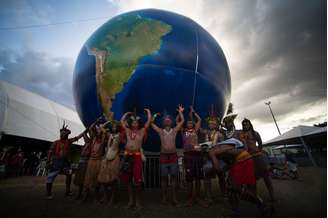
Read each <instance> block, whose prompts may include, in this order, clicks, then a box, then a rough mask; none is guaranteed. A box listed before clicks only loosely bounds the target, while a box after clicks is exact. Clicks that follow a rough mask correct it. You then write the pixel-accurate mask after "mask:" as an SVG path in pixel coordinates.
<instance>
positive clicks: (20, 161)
mask: <svg viewBox="0 0 328 218" xmlns="http://www.w3.org/2000/svg"><path fill="white" fill-rule="evenodd" d="M43 163H45V154H44V153H43V152H36V151H23V150H22V149H21V148H15V147H4V148H2V149H1V151H0V178H8V177H17V176H37V175H43V174H42V172H41V171H42V169H44V167H43V166H42V165H43Z"/></svg>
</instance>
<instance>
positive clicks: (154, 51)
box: [73, 9, 231, 151]
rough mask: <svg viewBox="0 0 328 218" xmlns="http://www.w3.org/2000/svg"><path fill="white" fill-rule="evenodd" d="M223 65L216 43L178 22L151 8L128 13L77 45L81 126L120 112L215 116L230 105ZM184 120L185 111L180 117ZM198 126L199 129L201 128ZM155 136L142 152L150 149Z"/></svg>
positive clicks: (177, 18)
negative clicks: (192, 111)
mask: <svg viewBox="0 0 328 218" xmlns="http://www.w3.org/2000/svg"><path fill="white" fill-rule="evenodd" d="M230 93H231V79H230V72H229V67H228V64H227V61H226V58H225V56H224V53H223V51H222V49H221V48H220V46H219V44H218V43H217V42H216V40H215V39H214V38H213V37H212V36H211V35H210V34H209V33H208V32H207V31H206V30H205V29H204V28H202V27H201V26H200V25H199V24H197V23H196V22H194V21H193V20H191V19H190V18H187V17H185V16H182V15H179V14H176V13H172V12H168V11H163V10H157V9H145V10H138V11H132V12H128V13H125V14H121V15H118V16H116V17H114V18H112V19H110V20H109V21H108V22H106V23H105V24H103V25H102V26H101V27H100V28H99V29H98V30H96V31H95V32H94V34H92V35H91V37H90V38H89V39H88V40H87V42H86V43H85V44H84V45H83V47H82V49H81V51H80V54H79V56H78V58H77V61H76V64H75V69H74V76H73V94H74V100H75V105H76V110H77V112H78V114H79V116H80V118H81V120H82V122H83V124H84V125H85V126H89V125H90V124H91V123H93V122H94V121H95V120H96V119H97V118H98V117H100V116H102V115H103V116H105V117H106V118H107V119H110V118H113V119H116V120H119V119H120V118H121V116H122V115H123V114H124V113H125V112H127V111H136V112H137V113H138V114H140V115H143V109H144V108H150V109H151V111H152V112H154V113H155V112H160V113H167V114H170V115H173V116H175V114H176V107H177V105H178V104H182V105H184V106H185V107H186V108H187V107H188V106H190V105H193V106H194V109H195V111H197V112H198V113H199V114H200V116H201V117H203V118H205V117H206V116H208V112H209V110H210V109H211V108H214V110H215V112H216V114H217V115H218V116H219V117H221V118H222V116H223V115H224V113H225V111H226V108H227V105H228V104H229V102H230ZM185 115H186V116H187V111H186V114H185ZM204 125H205V123H204ZM154 144H159V139H158V137H156V134H152V133H150V134H149V137H148V140H147V142H146V143H145V146H144V148H145V150H152V151H154V150H155V151H156V150H158V148H154Z"/></svg>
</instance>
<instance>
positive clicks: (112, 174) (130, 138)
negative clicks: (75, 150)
mask: <svg viewBox="0 0 328 218" xmlns="http://www.w3.org/2000/svg"><path fill="white" fill-rule="evenodd" d="M145 111H146V113H147V121H146V122H145V123H144V125H142V124H141V118H140V117H139V116H137V114H136V113H133V112H127V113H125V114H124V115H123V116H122V118H121V120H120V121H115V120H110V121H107V122H100V120H99V119H98V120H97V121H95V122H94V123H93V124H92V125H91V126H90V127H88V128H87V129H86V130H85V131H84V132H83V133H81V134H80V135H78V136H76V137H73V138H69V134H70V133H71V132H70V130H69V129H68V126H66V125H65V124H64V125H63V127H62V128H61V130H60V139H59V140H57V141H55V142H54V143H53V144H52V146H51V148H50V150H49V153H48V177H47V182H46V191H47V199H52V198H53V194H52V185H53V182H54V180H55V178H56V176H57V175H58V174H60V173H63V174H65V175H66V195H67V196H71V195H72V192H71V189H70V186H71V181H72V174H73V173H72V168H71V165H70V162H69V159H68V155H69V151H70V145H71V144H72V143H73V142H75V141H77V140H78V139H80V138H82V137H83V138H84V142H85V145H84V146H83V148H82V151H81V158H80V161H79V164H78V168H77V171H76V174H75V177H74V181H73V182H74V184H75V185H76V186H77V187H78V194H77V196H76V198H77V199H80V200H82V201H86V200H87V199H88V198H89V196H90V192H91V191H93V190H94V191H95V197H96V200H97V201H99V202H104V201H107V202H108V204H113V203H115V195H116V193H117V190H118V184H119V182H122V183H125V184H126V185H127V196H128V205H127V206H128V208H138V209H139V208H141V207H142V200H141V192H142V183H143V172H142V165H143V161H144V160H145V158H146V157H145V155H144V151H143V149H142V145H143V143H144V141H145V139H146V137H147V131H148V130H149V128H153V129H154V130H155V132H157V133H158V135H159V138H160V141H161V145H160V159H159V160H160V173H161V188H162V204H164V205H167V204H169V203H171V204H172V205H174V206H178V205H179V203H178V199H177V195H176V191H177V188H178V186H177V175H178V172H179V166H178V156H177V147H176V137H177V135H178V134H181V135H182V149H183V166H184V171H185V178H184V179H185V181H186V184H187V191H188V199H187V203H186V206H189V207H191V206H193V205H194V204H199V205H201V206H202V207H208V206H209V204H210V203H211V201H212V194H213V193H212V189H211V180H212V179H213V178H216V177H217V178H218V180H219V186H220V191H221V192H222V194H223V196H224V197H225V198H226V199H227V200H228V202H229V203H230V208H231V210H230V214H229V216H232V217H240V210H239V201H240V200H247V201H249V202H252V203H254V204H255V205H256V206H257V208H258V209H259V211H260V212H261V214H262V215H263V216H264V215H265V214H266V213H267V212H268V211H269V210H268V206H267V205H265V204H264V203H263V200H262V199H261V198H260V197H259V195H258V193H257V188H256V182H257V181H258V180H259V179H263V180H264V182H265V185H266V187H267V189H268V192H269V196H270V200H271V201H272V202H273V201H274V200H275V198H274V191H273V186H272V182H271V178H270V173H269V164H268V161H267V156H266V153H265V152H264V151H263V150H262V141H261V137H260V135H259V133H258V132H256V131H255V130H254V128H253V126H252V123H251V121H250V120H248V119H244V120H243V121H242V129H241V130H237V129H236V128H235V125H234V120H235V118H236V116H237V114H234V113H233V111H232V105H230V106H229V110H228V113H227V115H226V116H225V117H224V118H223V119H222V120H221V119H220V118H219V117H217V116H216V115H215V113H214V111H213V110H212V111H211V113H210V114H209V116H208V118H207V119H206V120H207V124H208V125H207V129H203V128H201V121H202V118H201V117H200V116H199V115H198V114H197V112H196V111H194V109H193V108H192V107H190V110H189V113H188V117H187V118H185V116H184V112H185V109H184V107H183V106H182V105H179V106H178V107H177V112H178V115H177V116H176V118H175V119H174V118H173V117H172V116H170V115H163V116H162V115H161V114H159V113H155V114H153V115H152V113H151V111H150V110H149V109H145ZM159 117H161V118H162V122H157V121H158V119H159ZM159 123H160V125H158V124H159ZM174 123H175V125H174ZM200 134H203V135H205V139H204V140H203V142H200V139H199V135H200ZM120 144H125V147H124V155H123V158H122V159H120V149H119V145H120ZM169 184H170V186H171V187H172V188H170V189H168V186H169ZM201 184H203V186H204V191H205V198H204V197H202V196H201ZM271 209H272V207H270V211H271Z"/></svg>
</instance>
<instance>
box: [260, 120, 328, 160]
mask: <svg viewBox="0 0 328 218" xmlns="http://www.w3.org/2000/svg"><path fill="white" fill-rule="evenodd" d="M323 134H327V127H315V126H297V127H294V128H293V129H291V130H289V131H287V132H285V133H283V134H282V135H280V136H277V137H275V138H273V139H271V140H269V141H267V142H265V143H264V144H263V145H264V146H273V145H290V144H296V143H300V144H302V145H303V147H304V149H305V150H306V153H307V154H308V156H309V159H310V160H311V162H312V164H313V165H314V166H316V165H317V164H316V162H315V160H314V158H313V157H312V154H311V149H310V148H309V146H308V145H307V144H306V142H305V139H306V138H311V137H312V136H313V137H317V136H319V137H322V135H323ZM313 137H312V140H313ZM317 138H318V137H317Z"/></svg>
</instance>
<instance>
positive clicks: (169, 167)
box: [151, 105, 184, 206]
mask: <svg viewBox="0 0 328 218" xmlns="http://www.w3.org/2000/svg"><path fill="white" fill-rule="evenodd" d="M177 111H178V112H179V119H178V120H179V121H178V122H177V125H176V126H175V127H174V128H172V124H173V121H172V118H171V117H170V116H169V115H166V116H165V117H164V119H163V126H164V128H163V129H162V128H160V127H158V126H157V125H156V124H155V123H154V121H155V119H156V115H155V116H154V118H153V122H152V123H151V126H152V128H153V129H154V130H155V131H156V132H157V133H158V135H159V136H160V140H161V149H160V150H161V153H160V160H159V161H160V167H161V187H162V204H164V205H166V204H167V194H168V193H167V187H168V178H169V175H170V180H171V184H172V190H171V191H172V204H173V205H174V206H177V204H178V201H177V199H176V184H177V181H176V179H177V175H178V155H177V150H176V144H175V140H176V136H177V133H178V131H179V130H180V129H181V127H182V125H183V123H184V116H183V111H184V108H183V107H182V106H181V105H179V106H178V109H177Z"/></svg>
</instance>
